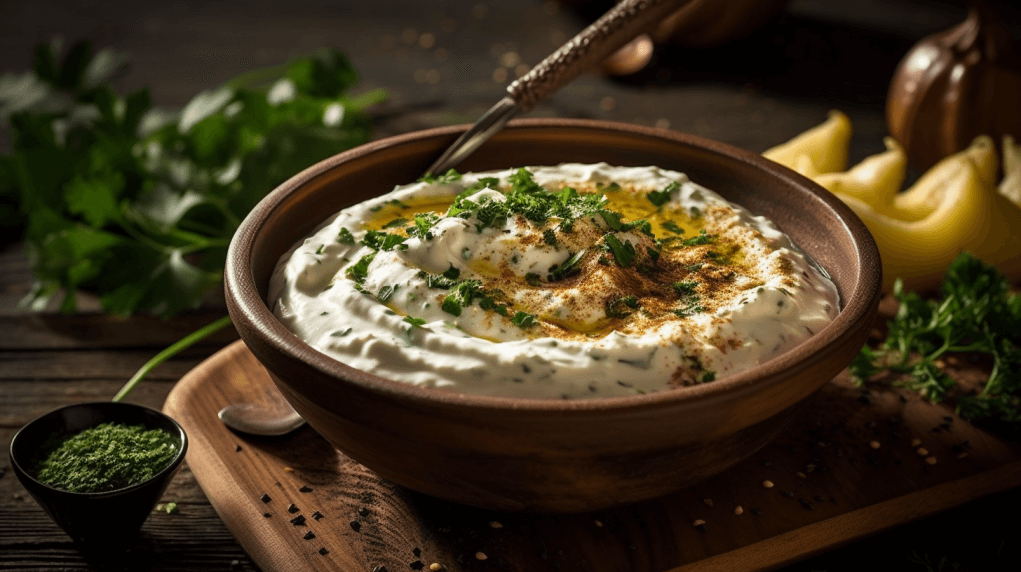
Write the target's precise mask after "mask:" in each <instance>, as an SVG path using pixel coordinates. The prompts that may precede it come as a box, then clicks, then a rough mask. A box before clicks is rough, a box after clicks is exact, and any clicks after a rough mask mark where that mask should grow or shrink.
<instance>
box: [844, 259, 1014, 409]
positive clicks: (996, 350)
mask: <svg viewBox="0 0 1021 572" xmlns="http://www.w3.org/2000/svg"><path fill="white" fill-rule="evenodd" d="M940 293H941V295H942V299H938V300H927V299H924V298H922V297H921V296H919V295H918V294H917V293H915V292H905V291H904V288H903V284H902V282H901V281H900V280H897V281H896V282H895V283H894V289H893V294H894V297H895V298H896V299H897V301H898V302H899V303H900V307H899V308H898V311H897V314H896V315H895V316H894V318H893V320H891V321H890V322H889V323H888V333H887V338H886V340H885V341H884V342H883V344H882V345H881V346H880V347H879V348H878V349H877V350H872V349H870V348H868V347H864V348H862V350H861V352H860V353H859V354H858V356H857V357H856V358H855V359H854V360H853V361H852V363H851V373H852V375H853V376H854V377H855V378H857V379H858V380H859V381H867V380H868V379H869V377H871V376H873V375H875V374H877V373H882V372H893V373H900V374H906V376H907V378H906V379H905V380H903V381H899V382H897V383H898V384H899V385H902V386H905V387H908V388H911V389H913V390H915V391H918V392H919V393H921V394H922V395H924V396H925V397H927V398H928V399H929V400H930V401H932V402H934V403H935V402H939V401H942V400H944V399H945V398H946V396H947V394H948V392H949V391H950V390H951V389H953V388H954V387H955V386H956V381H955V380H954V379H953V378H951V377H950V376H949V375H947V374H946V372H944V371H943V370H942V368H940V367H939V365H938V364H937V360H938V359H939V358H940V357H941V356H943V355H944V354H946V353H947V352H977V353H984V354H988V355H990V356H991V357H992V359H993V369H992V372H991V373H990V376H989V379H988V380H986V384H985V387H984V388H983V389H982V391H981V392H979V393H978V394H976V395H962V396H959V397H957V411H958V413H960V414H961V415H963V416H965V417H968V418H970V419H976V420H981V419H993V420H999V421H1007V422H1017V421H1021V329H1019V328H1018V324H1021V295H1018V294H1012V293H1011V292H1010V283H1009V282H1008V281H1007V279H1006V278H1005V277H1004V276H1003V275H1002V274H1001V273H1000V272H999V270H997V269H996V267H995V266H991V265H986V264H985V263H983V262H982V261H981V260H979V259H978V258H975V257H974V256H973V255H972V254H970V253H967V252H964V253H961V255H959V256H958V257H957V258H956V259H955V260H954V262H953V263H951V265H950V267H949V268H948V269H947V272H946V275H945V276H944V278H943V282H942V284H941V287H940Z"/></svg>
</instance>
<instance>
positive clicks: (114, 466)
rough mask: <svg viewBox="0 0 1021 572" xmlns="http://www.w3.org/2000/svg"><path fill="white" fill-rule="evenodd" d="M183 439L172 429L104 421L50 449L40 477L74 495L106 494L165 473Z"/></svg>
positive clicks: (38, 473)
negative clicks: (169, 430)
mask: <svg viewBox="0 0 1021 572" xmlns="http://www.w3.org/2000/svg"><path fill="white" fill-rule="evenodd" d="M178 447H179V444H178V441H177V439H175V438H174V437H173V436H172V435H170V434H169V433H167V432H166V431H162V430H160V429H146V428H145V426H143V425H124V424H118V423H103V424H102V425H97V426H96V427H92V428H90V429H85V430H84V431H81V432H79V433H76V434H74V435H72V436H71V437H68V438H67V439H65V440H63V441H60V440H55V442H53V443H52V444H51V445H50V446H49V447H46V448H44V451H52V452H50V453H48V454H47V456H46V458H45V460H44V461H42V462H41V463H40V464H39V466H38V472H37V474H36V478H37V479H38V480H39V481H40V482H42V483H44V484H47V485H49V486H51V487H55V488H58V489H62V490H65V491H70V492H74V493H100V492H106V491H113V490H117V489H122V488H124V487H129V486H132V485H137V484H139V483H141V482H143V481H145V480H147V479H149V478H152V477H153V476H155V475H156V473H158V472H160V471H161V470H163V468H164V467H166V466H167V464H169V463H170V461H171V460H172V459H173V458H174V457H176V456H177V453H178Z"/></svg>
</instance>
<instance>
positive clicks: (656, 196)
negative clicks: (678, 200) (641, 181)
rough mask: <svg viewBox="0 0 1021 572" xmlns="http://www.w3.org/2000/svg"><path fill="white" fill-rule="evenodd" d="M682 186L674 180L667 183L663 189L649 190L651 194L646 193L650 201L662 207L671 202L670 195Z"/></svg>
mask: <svg viewBox="0 0 1021 572" xmlns="http://www.w3.org/2000/svg"><path fill="white" fill-rule="evenodd" d="M680 188H681V184H680V183H678V182H677V181H674V182H672V183H670V184H669V185H667V186H666V188H665V189H663V190H662V191H649V194H647V195H646V198H648V199H649V202H650V203H652V204H654V205H656V206H657V207H660V206H663V205H665V204H666V203H668V202H670V195H672V194H673V193H674V191H676V190H677V189H680Z"/></svg>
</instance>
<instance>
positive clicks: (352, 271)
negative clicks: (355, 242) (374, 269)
mask: <svg viewBox="0 0 1021 572" xmlns="http://www.w3.org/2000/svg"><path fill="white" fill-rule="evenodd" d="M375 257H376V253H375V252H370V253H369V254H366V255H365V256H363V257H361V258H359V259H358V262H355V263H354V264H352V265H351V266H350V267H349V268H348V269H347V277H348V278H350V279H351V280H354V281H355V282H356V283H358V284H361V283H363V282H365V278H366V277H367V276H368V273H369V264H370V263H372V259H373V258H375Z"/></svg>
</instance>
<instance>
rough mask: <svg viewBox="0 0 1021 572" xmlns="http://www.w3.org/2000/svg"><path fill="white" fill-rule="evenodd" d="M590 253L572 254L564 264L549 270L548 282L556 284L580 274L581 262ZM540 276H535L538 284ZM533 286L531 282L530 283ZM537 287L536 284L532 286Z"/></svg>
mask: <svg viewBox="0 0 1021 572" xmlns="http://www.w3.org/2000/svg"><path fill="white" fill-rule="evenodd" d="M586 252H588V250H586V249H582V250H579V251H578V252H576V253H574V254H572V255H571V256H569V257H568V258H567V260H565V261H564V263H563V264H560V265H558V266H553V267H551V268H550V269H549V274H548V275H547V276H546V281H547V282H556V281H557V280H563V279H564V278H567V277H568V276H574V275H575V274H577V273H578V272H581V261H582V259H583V258H585V253H586ZM528 276H529V275H525V280H528ZM538 278H539V277H538V276H537V275H536V276H535V279H536V282H538ZM529 284H531V282H529ZM531 285H532V286H535V284H531Z"/></svg>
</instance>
